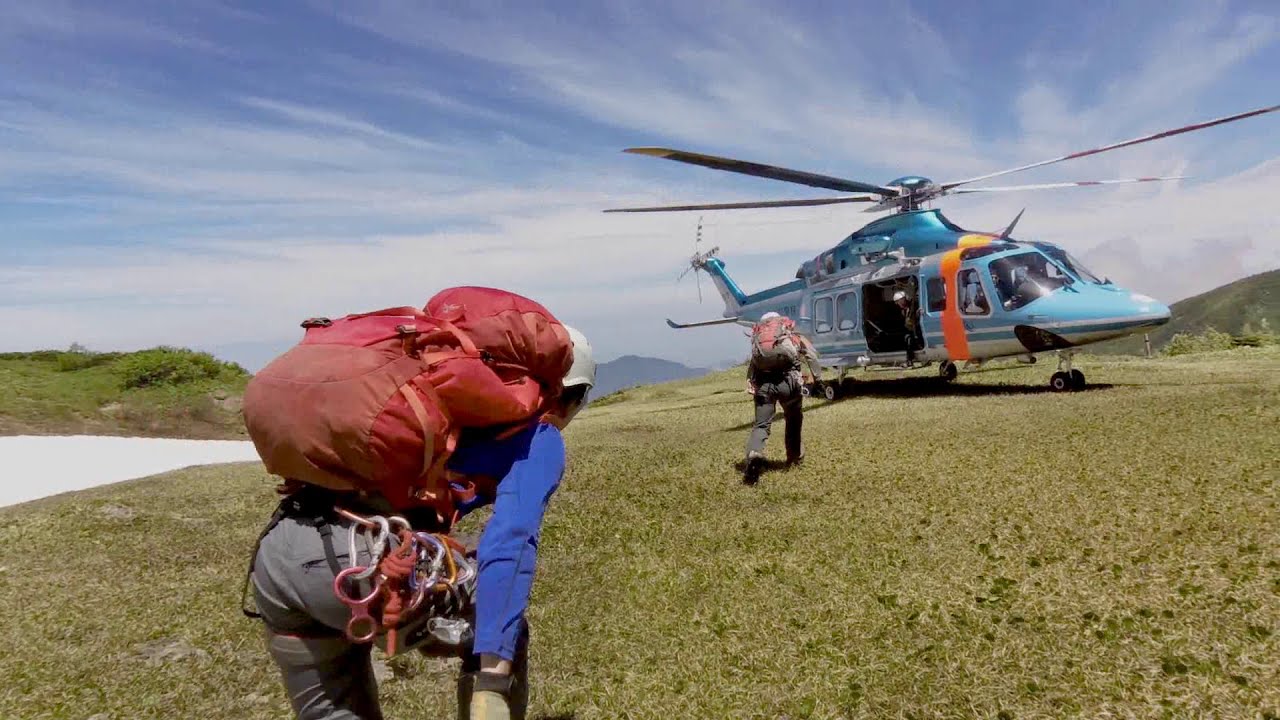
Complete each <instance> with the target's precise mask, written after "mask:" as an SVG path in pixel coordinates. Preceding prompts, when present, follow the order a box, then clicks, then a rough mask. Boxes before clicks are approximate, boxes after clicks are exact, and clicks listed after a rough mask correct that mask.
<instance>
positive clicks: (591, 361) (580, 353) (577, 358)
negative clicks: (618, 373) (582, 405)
mask: <svg viewBox="0 0 1280 720" xmlns="http://www.w3.org/2000/svg"><path fill="white" fill-rule="evenodd" d="M564 329H565V330H568V331H569V339H570V340H572V341H573V365H572V366H570V368H569V372H568V373H567V374H565V376H564V386H565V387H573V386H574V385H586V386H587V387H588V388H591V387H594V386H595V384H596V361H595V358H594V357H592V355H591V343H590V342H588V341H587V336H586V335H583V334H582V333H581V332H580V331H579V330H578V329H577V328H573V327H569V326H568V325H565V326H564Z"/></svg>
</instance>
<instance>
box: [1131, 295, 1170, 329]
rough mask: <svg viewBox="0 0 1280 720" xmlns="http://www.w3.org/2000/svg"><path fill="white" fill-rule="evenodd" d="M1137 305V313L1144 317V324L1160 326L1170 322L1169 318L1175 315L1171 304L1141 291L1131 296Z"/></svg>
mask: <svg viewBox="0 0 1280 720" xmlns="http://www.w3.org/2000/svg"><path fill="white" fill-rule="evenodd" d="M1129 299H1131V300H1132V301H1133V303H1134V305H1135V309H1136V310H1137V313H1136V314H1137V315H1139V316H1140V317H1142V322H1143V325H1150V326H1152V327H1159V326H1161V325H1164V324H1165V323H1167V322H1169V318H1171V317H1172V316H1173V313H1172V312H1170V310H1169V306H1168V305H1165V304H1163V303H1161V302H1159V301H1157V300H1156V299H1155V298H1151V297H1147V296H1146V295H1142V294H1139V293H1132V294H1131V295H1130V296H1129Z"/></svg>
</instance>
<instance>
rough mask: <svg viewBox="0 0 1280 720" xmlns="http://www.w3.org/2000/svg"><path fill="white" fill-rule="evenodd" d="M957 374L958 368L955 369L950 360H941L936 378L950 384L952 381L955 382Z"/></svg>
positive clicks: (958, 372)
mask: <svg viewBox="0 0 1280 720" xmlns="http://www.w3.org/2000/svg"><path fill="white" fill-rule="evenodd" d="M959 374H960V370H959V368H957V367H956V364H955V363H953V362H951V361H950V360H943V361H942V362H941V363H940V364H939V365H938V377H940V378H942V381H943V382H951V381H952V380H955V379H956V376H957V375H959Z"/></svg>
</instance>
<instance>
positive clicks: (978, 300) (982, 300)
mask: <svg viewBox="0 0 1280 720" xmlns="http://www.w3.org/2000/svg"><path fill="white" fill-rule="evenodd" d="M960 311H961V312H963V313H964V314H965V315H987V314H988V313H990V312H991V304H990V303H988V302H987V293H986V291H984V290H983V289H982V279H981V278H980V277H978V271H977V270H975V269H973V268H966V269H964V270H962V271H960Z"/></svg>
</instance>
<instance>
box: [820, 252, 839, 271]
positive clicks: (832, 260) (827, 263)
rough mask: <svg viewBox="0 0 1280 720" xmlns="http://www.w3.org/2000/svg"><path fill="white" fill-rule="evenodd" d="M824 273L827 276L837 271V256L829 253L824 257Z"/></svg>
mask: <svg viewBox="0 0 1280 720" xmlns="http://www.w3.org/2000/svg"><path fill="white" fill-rule="evenodd" d="M822 271H823V272H824V273H826V274H827V275H832V274H834V273H835V271H836V255H835V253H827V254H825V255H823V256H822Z"/></svg>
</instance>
